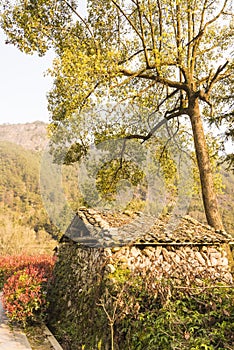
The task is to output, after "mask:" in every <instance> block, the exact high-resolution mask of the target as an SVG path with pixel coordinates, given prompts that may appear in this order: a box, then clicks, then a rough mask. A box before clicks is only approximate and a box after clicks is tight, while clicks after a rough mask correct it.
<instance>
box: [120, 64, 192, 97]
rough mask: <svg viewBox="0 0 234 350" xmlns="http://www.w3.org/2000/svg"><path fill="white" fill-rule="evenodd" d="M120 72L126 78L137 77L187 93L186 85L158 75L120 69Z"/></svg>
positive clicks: (143, 70)
mask: <svg viewBox="0 0 234 350" xmlns="http://www.w3.org/2000/svg"><path fill="white" fill-rule="evenodd" d="M120 72H121V73H122V74H123V75H125V76H128V77H132V78H134V77H138V78H142V79H147V80H153V81H155V83H160V84H163V85H165V86H169V87H172V88H175V89H179V90H184V91H186V92H188V91H189V87H188V86H187V84H185V83H181V82H177V81H173V80H170V79H167V78H163V77H161V76H158V75H153V74H150V73H145V69H141V70H139V71H138V72H131V71H129V70H127V69H121V70H120Z"/></svg>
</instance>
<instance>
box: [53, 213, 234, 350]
mask: <svg viewBox="0 0 234 350" xmlns="http://www.w3.org/2000/svg"><path fill="white" fill-rule="evenodd" d="M150 220H152V217H150V216H146V215H142V214H140V213H138V214H134V215H130V214H129V213H128V212H125V213H124V214H121V215H120V214H118V215H117V214H113V215H112V214H111V213H110V212H108V211H103V212H97V211H96V210H94V209H87V208H84V207H82V208H80V209H79V211H78V213H77V214H76V215H75V217H74V219H73V220H72V222H71V224H70V226H69V227H68V229H67V231H66V232H65V234H64V235H63V237H62V238H61V242H60V245H59V249H58V261H57V263H56V267H55V276H54V283H53V292H52V294H53V295H52V294H51V295H52V297H51V299H52V301H51V320H50V323H51V325H52V329H54V330H55V333H56V325H58V323H60V322H61V320H63V323H64V320H66V322H67V325H66V328H68V327H71V324H72V325H73V326H74V324H75V323H77V324H78V323H79V322H80V320H83V321H82V322H85V319H84V318H82V317H83V316H84V315H86V316H85V318H86V317H87V319H88V318H89V317H90V319H92V318H93V317H94V316H92V311H90V310H93V308H94V307H95V305H97V302H98V300H100V298H101V294H100V293H101V292H100V288H99V289H97V288H96V287H94V286H97V285H101V283H102V282H103V280H104V277H105V276H111V275H114V274H115V271H116V269H119V268H121V269H125V270H127V271H131V272H134V271H135V272H137V273H138V272H139V271H143V272H145V273H146V274H147V273H148V271H153V274H154V278H155V279H156V280H158V281H160V280H162V279H164V280H165V279H167V278H170V280H173V281H174V282H173V283H175V284H176V285H177V286H182V288H185V286H191V285H193V286H194V285H195V286H202V285H203V283H204V281H206V283H207V281H209V283H211V284H217V283H224V284H227V285H231V284H232V283H233V279H232V273H231V266H232V265H233V260H232V254H231V249H230V246H231V245H232V244H233V242H232V241H233V239H232V237H231V236H230V235H228V234H227V233H226V232H221V231H218V232H217V231H215V230H214V229H212V228H211V227H209V226H207V225H204V224H201V223H200V222H198V221H196V220H195V219H193V218H191V217H189V216H185V217H183V218H181V219H178V220H177V222H176V224H174V227H172V226H173V225H170V223H169V220H170V218H169V216H168V217H165V218H164V219H163V220H161V219H153V221H152V222H150ZM145 227H147V230H146V229H145ZM143 275H144V273H143ZM95 288H96V289H95ZM94 290H95V291H94ZM97 290H99V292H100V293H99V292H98V293H97ZM94 294H95V297H94ZM95 298H96V299H95ZM55 299H56V302H53V300H55ZM94 299H95V300H96V301H94ZM90 312H91V314H90ZM88 315H90V316H88ZM69 322H70V323H69ZM64 327H65V326H64ZM86 327H88V326H87V325H86ZM92 327H95V325H93V324H92ZM78 328H79V327H78ZM79 332H83V331H82V330H79ZM84 333H85V332H84ZM80 346H81V345H80ZM85 349H86V348H85Z"/></svg>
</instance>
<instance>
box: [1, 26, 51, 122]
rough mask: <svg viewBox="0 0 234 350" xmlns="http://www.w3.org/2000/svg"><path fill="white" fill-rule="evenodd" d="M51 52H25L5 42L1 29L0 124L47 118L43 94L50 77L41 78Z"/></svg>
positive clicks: (48, 63) (49, 83) (49, 84)
mask: <svg viewBox="0 0 234 350" xmlns="http://www.w3.org/2000/svg"><path fill="white" fill-rule="evenodd" d="M52 59H53V54H52V53H49V54H47V55H46V56H45V57H38V56H37V55H33V56H32V55H26V54H24V53H22V52H20V51H19V50H18V49H17V48H16V47H14V46H13V45H6V44H5V36H4V33H3V31H2V30H1V29H0V124H3V123H11V124H12V123H26V122H33V121H36V120H41V121H44V122H48V121H49V112H48V110H47V99H46V93H47V92H48V91H49V90H50V88H51V87H52V79H51V78H50V77H48V76H46V77H44V73H45V72H46V70H47V69H48V68H49V67H50V66H51V63H52Z"/></svg>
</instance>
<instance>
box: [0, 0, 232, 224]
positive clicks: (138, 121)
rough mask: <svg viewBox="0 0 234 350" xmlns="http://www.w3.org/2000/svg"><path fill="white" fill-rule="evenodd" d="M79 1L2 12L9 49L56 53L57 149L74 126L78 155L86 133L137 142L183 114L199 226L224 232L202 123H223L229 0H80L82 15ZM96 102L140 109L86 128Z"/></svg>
mask: <svg viewBox="0 0 234 350" xmlns="http://www.w3.org/2000/svg"><path fill="white" fill-rule="evenodd" d="M77 3H78V2H76V1H66V0H62V1H54V0H40V1H34V0H19V1H17V2H15V3H14V2H13V1H7V0H3V5H2V7H3V12H2V20H1V23H2V27H3V29H4V31H5V33H6V34H7V37H8V42H9V43H12V44H14V45H16V46H17V47H18V48H19V49H21V50H23V51H25V52H27V53H32V52H34V51H38V53H39V54H41V55H43V54H44V53H45V52H46V51H47V50H48V49H49V48H50V47H52V48H54V50H55V52H56V54H57V58H56V59H55V61H54V66H53V69H52V70H51V74H52V76H53V77H54V87H53V90H52V91H51V92H50V94H49V108H50V111H51V113H52V123H51V124H52V125H51V129H52V130H53V129H57V134H56V136H55V139H54V141H55V142H57V143H61V144H62V145H64V144H65V141H66V137H67V132H68V130H71V129H72V128H74V125H76V124H77V127H76V128H74V130H75V133H76V136H77V137H78V142H77V143H76V144H75V146H76V147H75V148H76V151H78V152H79V153H80V155H83V154H85V152H86V148H87V145H88V144H89V142H91V141H93V139H92V138H90V135H91V133H92V132H93V135H94V136H93V137H94V138H95V137H96V136H97V135H99V137H100V135H103V134H104V136H105V138H108V136H109V137H114V136H118V137H122V138H123V139H124V140H126V142H127V141H128V140H129V139H135V140H139V141H140V142H145V141H147V140H149V139H150V138H151V137H152V136H153V135H154V134H155V133H156V131H157V130H158V129H159V128H160V127H161V126H162V125H164V124H167V125H168V126H170V125H171V123H172V124H173V121H178V125H180V123H182V124H183V121H184V117H185V116H187V118H188V119H189V120H190V123H191V126H192V132H193V139H194V145H195V151H196V158H197V163H198V168H199V173H200V180H201V187H202V196H203V203H204V208H205V213H206V217H207V221H208V223H209V224H210V225H211V226H213V227H215V228H216V229H223V224H222V220H221V217H220V214H219V209H218V204H217V199H216V194H215V189H214V183H213V177H212V170H211V165H210V160H209V154H208V150H207V145H206V138H205V133H204V127H203V121H204V120H207V121H214V117H215V116H216V112H215V109H216V110H220V108H222V119H223V120H227V121H228V120H229V119H228V116H226V115H225V111H224V110H223V108H224V105H223V104H222V103H221V105H218V104H216V103H217V102H221V100H222V101H224V99H225V98H226V97H227V92H228V89H229V84H231V83H232V82H233V58H231V45H232V43H233V27H232V24H233V9H232V0H185V1H181V0H147V1H145V0H144V1H143V0H126V1H121V0H88V1H87V13H86V15H85V16H84V17H82V16H81V13H80V12H79V8H78V7H77ZM100 101H102V102H103V101H105V103H106V105H108V103H109V104H110V103H113V102H115V103H116V105H119V104H120V103H121V102H122V103H123V101H125V102H126V104H127V105H128V106H131V107H132V109H134V106H138V107H139V108H138V113H137V117H136V114H135V115H134V113H128V117H127V116H126V113H123V114H122V116H121V120H118V119H117V120H116V118H115V113H112V114H111V117H109V119H108V118H106V120H105V123H104V122H103V120H104V119H103V116H102V118H98V113H96V122H95V121H94V120H93V121H92V122H91V123H87V124H85V122H86V120H85V119H88V117H87V115H88V114H87V113H88V111H89V110H90V108H91V107H94V106H97V105H98V104H99V103H100ZM213 102H216V103H215V105H214V103H213ZM220 106H221V107H220ZM144 108H146V109H147V110H148V111H149V112H148V114H147V115H145V114H144V111H145V109H144ZM81 112H83V113H81ZM141 112H142V113H141ZM232 117H233V115H232V116H230V118H232ZM111 118H112V119H111ZM114 119H115V120H114ZM220 120H221V119H220ZM230 124H231V127H232V119H230ZM230 132H233V131H232V130H231V129H230Z"/></svg>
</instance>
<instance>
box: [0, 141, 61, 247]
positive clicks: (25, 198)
mask: <svg viewBox="0 0 234 350" xmlns="http://www.w3.org/2000/svg"><path fill="white" fill-rule="evenodd" d="M0 159H1V168H0V206H1V212H0V225H1V237H0V252H1V251H3V250H4V251H6V252H8V253H10V252H11V251H13V250H14V251H15V250H18V252H21V251H25V250H26V251H27V250H36V251H38V250H39V251H41V252H45V251H46V250H47V249H48V250H49V249H51V248H52V247H53V246H55V241H52V240H51V237H52V236H54V235H56V232H57V230H56V228H55V227H54V226H53V225H52V223H51V222H50V220H49V218H48V216H47V213H46V211H45V209H44V207H43V203H42V200H41V195H40V190H39V166H40V154H39V153H36V152H34V151H31V150H26V149H24V148H23V147H22V146H19V145H16V144H13V143H10V142H5V141H2V142H1V143H0Z"/></svg>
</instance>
